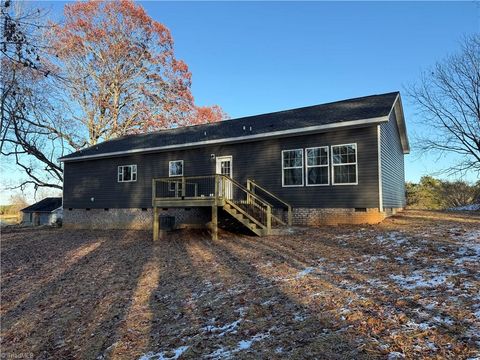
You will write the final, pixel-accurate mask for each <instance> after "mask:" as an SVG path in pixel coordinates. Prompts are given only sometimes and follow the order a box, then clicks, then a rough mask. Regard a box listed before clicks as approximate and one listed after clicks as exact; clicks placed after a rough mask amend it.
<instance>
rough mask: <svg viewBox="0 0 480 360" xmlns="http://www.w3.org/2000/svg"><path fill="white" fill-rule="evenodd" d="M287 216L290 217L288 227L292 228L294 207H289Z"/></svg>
mask: <svg viewBox="0 0 480 360" xmlns="http://www.w3.org/2000/svg"><path fill="white" fill-rule="evenodd" d="M287 216H288V219H287V224H288V226H292V220H293V216H292V207H291V206H289V207H288V214H287Z"/></svg>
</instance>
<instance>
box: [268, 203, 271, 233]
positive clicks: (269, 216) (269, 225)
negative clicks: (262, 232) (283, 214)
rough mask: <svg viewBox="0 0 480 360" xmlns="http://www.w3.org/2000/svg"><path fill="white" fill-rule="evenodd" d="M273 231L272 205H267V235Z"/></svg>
mask: <svg viewBox="0 0 480 360" xmlns="http://www.w3.org/2000/svg"><path fill="white" fill-rule="evenodd" d="M271 232H272V207H271V206H267V235H270V234H271Z"/></svg>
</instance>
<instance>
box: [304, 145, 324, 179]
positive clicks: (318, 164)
mask: <svg viewBox="0 0 480 360" xmlns="http://www.w3.org/2000/svg"><path fill="white" fill-rule="evenodd" d="M305 156H306V158H307V163H306V172H307V176H306V178H307V186H322V185H328V184H329V182H330V181H329V166H328V146H321V147H315V148H308V149H305Z"/></svg>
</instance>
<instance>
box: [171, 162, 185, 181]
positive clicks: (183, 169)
mask: <svg viewBox="0 0 480 360" xmlns="http://www.w3.org/2000/svg"><path fill="white" fill-rule="evenodd" d="M179 161H180V162H181V163H182V173H181V174H180V175H172V174H171V173H170V164H171V163H174V162H179ZM184 173H185V168H184V163H183V160H172V161H169V162H168V177H177V176H183V174H184Z"/></svg>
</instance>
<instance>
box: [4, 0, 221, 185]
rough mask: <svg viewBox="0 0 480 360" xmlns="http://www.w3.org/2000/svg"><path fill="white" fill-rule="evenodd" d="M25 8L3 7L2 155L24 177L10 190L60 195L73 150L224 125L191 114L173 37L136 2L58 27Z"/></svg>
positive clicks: (81, 5) (87, 8)
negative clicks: (194, 127)
mask: <svg viewBox="0 0 480 360" xmlns="http://www.w3.org/2000/svg"><path fill="white" fill-rule="evenodd" d="M20 5H21V3H20V2H18V1H10V0H0V15H1V18H2V29H1V30H0V45H1V46H0V67H1V69H2V71H0V95H1V96H0V98H1V100H2V101H1V102H0V105H1V106H0V115H1V119H0V154H1V155H2V157H5V158H8V159H11V160H10V161H11V162H12V163H15V166H16V168H17V169H19V170H20V171H21V172H23V174H24V176H23V177H22V178H17V177H16V178H15V180H12V181H14V182H15V183H12V184H5V185H6V186H7V187H9V188H21V189H22V190H23V189H25V188H26V187H33V188H34V189H35V190H36V189H38V188H40V187H49V188H56V189H61V188H62V182H63V169H62V166H61V164H59V163H58V161H57V159H58V157H61V156H63V155H65V154H67V153H68V152H70V151H71V150H80V149H82V148H84V147H85V146H89V145H93V144H96V143H97V142H99V141H104V140H109V139H112V138H115V137H118V136H122V135H125V134H132V133H140V132H148V131H153V130H157V129H162V128H168V127H177V126H186V125H193V124H200V123H208V122H215V121H219V120H221V119H223V118H226V115H225V113H224V112H223V111H222V109H221V108H220V107H219V106H216V105H214V106H212V107H197V106H195V104H194V99H193V96H192V94H191V91H190V86H191V74H190V72H189V70H188V67H187V65H186V64H185V63H184V62H182V61H180V60H178V59H176V58H175V56H174V49H173V40H172V37H171V34H170V32H169V30H168V29H167V28H166V27H165V26H163V25H162V24H160V23H158V22H156V21H154V20H153V19H151V18H150V17H149V16H148V15H147V14H146V13H145V11H144V10H143V8H142V7H141V6H138V5H136V4H135V3H133V2H132V1H130V0H129V1H87V2H78V3H74V4H69V5H66V6H65V19H64V21H63V22H62V24H56V23H51V22H50V23H47V22H46V13H44V12H43V11H41V9H36V8H34V7H32V6H31V5H28V4H25V8H23V7H22V6H20ZM22 5H23V3H22ZM3 25H4V26H3ZM45 32H46V34H45Z"/></svg>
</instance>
